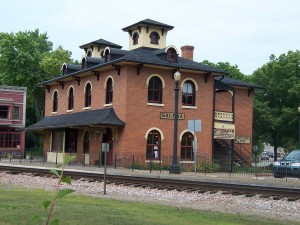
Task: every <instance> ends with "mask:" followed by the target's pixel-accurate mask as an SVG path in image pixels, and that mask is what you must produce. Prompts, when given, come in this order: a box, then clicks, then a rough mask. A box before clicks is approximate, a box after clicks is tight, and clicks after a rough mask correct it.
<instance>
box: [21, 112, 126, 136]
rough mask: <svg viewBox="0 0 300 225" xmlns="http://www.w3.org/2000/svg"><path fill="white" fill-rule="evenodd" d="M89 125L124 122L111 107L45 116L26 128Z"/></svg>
mask: <svg viewBox="0 0 300 225" xmlns="http://www.w3.org/2000/svg"><path fill="white" fill-rule="evenodd" d="M90 125H111V126H125V122H123V121H122V120H120V119H119V117H118V116H117V115H116V113H115V111H114V109H113V108H104V109H97V110H91V111H84V112H77V113H70V114H61V115H57V116H46V117H45V118H43V119H42V120H40V121H39V122H37V123H36V124H33V125H31V126H29V127H27V128H26V130H28V131H38V130H45V129H60V128H67V127H82V126H90Z"/></svg>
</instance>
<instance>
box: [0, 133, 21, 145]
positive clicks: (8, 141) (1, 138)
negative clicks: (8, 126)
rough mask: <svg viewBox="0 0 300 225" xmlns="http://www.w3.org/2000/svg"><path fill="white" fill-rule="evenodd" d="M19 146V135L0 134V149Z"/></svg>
mask: <svg viewBox="0 0 300 225" xmlns="http://www.w3.org/2000/svg"><path fill="white" fill-rule="evenodd" d="M20 144H21V133H19V132H0V147H1V148H17V147H18V146H19V145H20Z"/></svg>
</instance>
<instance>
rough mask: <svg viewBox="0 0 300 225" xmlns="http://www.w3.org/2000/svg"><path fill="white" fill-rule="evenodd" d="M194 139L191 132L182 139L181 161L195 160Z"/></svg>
mask: <svg viewBox="0 0 300 225" xmlns="http://www.w3.org/2000/svg"><path fill="white" fill-rule="evenodd" d="M193 139H194V136H193V134H192V133H191V132H186V133H184V135H183V136H182V139H181V154H180V156H181V160H193V158H194V156H193Z"/></svg>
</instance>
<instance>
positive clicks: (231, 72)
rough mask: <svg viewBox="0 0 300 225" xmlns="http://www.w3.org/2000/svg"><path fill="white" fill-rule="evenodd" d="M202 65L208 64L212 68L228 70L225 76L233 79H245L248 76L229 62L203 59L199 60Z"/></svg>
mask: <svg viewBox="0 0 300 225" xmlns="http://www.w3.org/2000/svg"><path fill="white" fill-rule="evenodd" d="M201 63H202V64H204V65H208V66H211V67H214V68H218V69H222V70H225V71H226V72H228V75H227V77H230V78H232V79H235V80H242V81H247V80H248V78H247V76H245V74H243V73H242V72H241V71H240V69H239V68H238V66H237V65H234V66H233V65H231V64H230V63H229V62H218V63H213V62H210V61H208V60H204V61H203V62H201Z"/></svg>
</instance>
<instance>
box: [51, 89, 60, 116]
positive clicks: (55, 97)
mask: <svg viewBox="0 0 300 225" xmlns="http://www.w3.org/2000/svg"><path fill="white" fill-rule="evenodd" d="M58 98H59V95H58V90H57V89H55V90H54V91H53V93H52V112H57V110H58Z"/></svg>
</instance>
